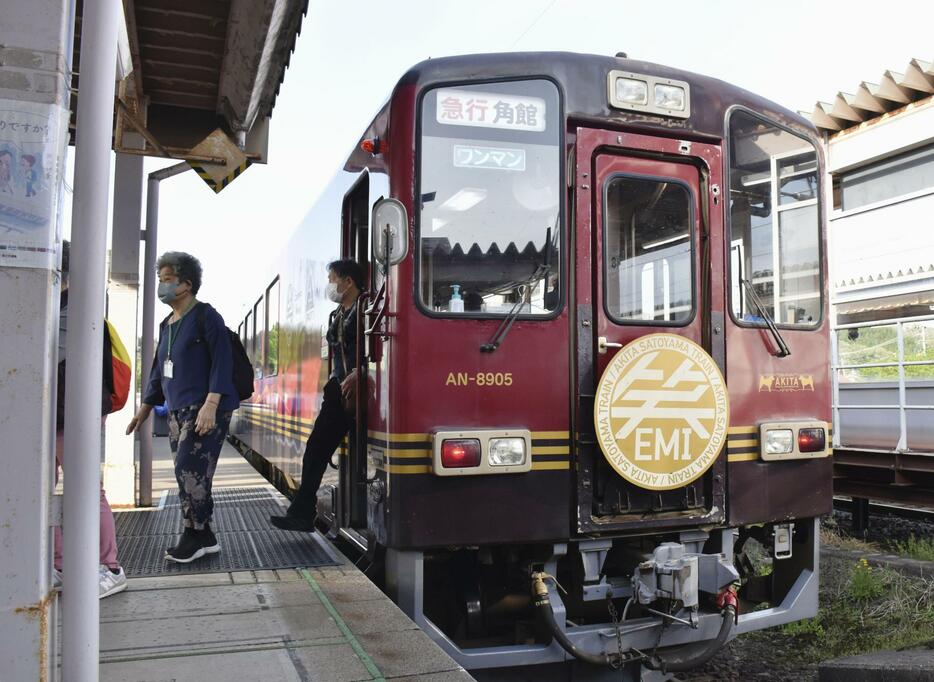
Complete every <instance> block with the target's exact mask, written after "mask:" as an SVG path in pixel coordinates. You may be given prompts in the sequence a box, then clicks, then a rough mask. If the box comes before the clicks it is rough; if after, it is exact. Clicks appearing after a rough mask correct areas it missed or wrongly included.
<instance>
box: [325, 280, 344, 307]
mask: <svg viewBox="0 0 934 682" xmlns="http://www.w3.org/2000/svg"><path fill="white" fill-rule="evenodd" d="M324 295H325V296H327V297H328V299H330V300H331V301H333V302H334V303H340V302H341V300H342V299H343V298H344V292H342V291H338V290H337V282H328V286H327V288H326V289H325V290H324Z"/></svg>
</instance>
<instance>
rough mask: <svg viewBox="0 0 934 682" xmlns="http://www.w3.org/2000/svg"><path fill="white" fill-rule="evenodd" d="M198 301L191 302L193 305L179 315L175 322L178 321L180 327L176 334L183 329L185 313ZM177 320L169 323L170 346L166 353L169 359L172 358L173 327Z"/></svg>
mask: <svg viewBox="0 0 934 682" xmlns="http://www.w3.org/2000/svg"><path fill="white" fill-rule="evenodd" d="M196 303H197V301H192V302H191V305H190V306H188V309H187V310H185V312H183V313H182V314H181V315H180V316H179V318H178V319H177V320H176V321H175V322H177V323H178V329H177V330H176V333H175V336H177V335H178V332H179V331H181V329H182V320H183V319H184V318H185V315H187V314H188V312H189V311H190V310H191V309H192V308H194V307H195V304H196ZM175 322H172V323H169V348H168V352H167V354H166V357H168V358H169V359H171V358H172V336H173V334H172V327H173V326H175Z"/></svg>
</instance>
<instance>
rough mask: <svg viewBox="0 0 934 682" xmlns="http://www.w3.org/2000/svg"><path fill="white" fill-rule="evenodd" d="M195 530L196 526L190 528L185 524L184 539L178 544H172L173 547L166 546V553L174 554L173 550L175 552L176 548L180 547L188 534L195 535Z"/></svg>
mask: <svg viewBox="0 0 934 682" xmlns="http://www.w3.org/2000/svg"><path fill="white" fill-rule="evenodd" d="M195 532H196V531H195V529H194V528H189V527H188V526H185V531H184V532H183V533H182V540H181V541H180V542H179V544H178V545H172V546H171V547H166V548H165V553H166V554H172V553H173V552H175V550H176V549H178V547H179V545H181V542H183V541H184V540H185V538H187V537H188V536H190V535H194V534H195Z"/></svg>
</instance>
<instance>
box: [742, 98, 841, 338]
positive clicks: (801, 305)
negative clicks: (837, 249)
mask: <svg viewBox="0 0 934 682" xmlns="http://www.w3.org/2000/svg"><path fill="white" fill-rule="evenodd" d="M819 196H820V186H819V181H818V167H817V152H816V150H815V148H814V146H813V145H812V144H811V143H810V142H808V141H807V140H805V139H803V138H801V137H798V136H797V135H794V134H793V133H791V132H789V131H787V130H785V129H783V128H779V127H778V126H777V125H774V124H772V123H769V122H767V121H764V120H762V119H760V118H757V117H755V116H752V115H751V114H748V113H746V112H743V111H737V112H735V113H734V114H733V115H732V116H731V117H730V301H731V310H732V313H733V316H734V318H735V319H736V320H737V321H738V322H741V323H745V324H754V325H762V324H765V321H764V320H763V318H762V315H761V314H760V313H759V311H758V309H757V308H756V304H755V302H754V301H753V300H751V297H750V296H749V292H748V287H747V285H745V284H744V280H747V281H748V282H749V283H750V284H751V285H752V289H753V290H754V291H755V293H756V295H757V296H758V298H759V300H760V301H761V303H762V305H763V307H764V308H765V311H766V312H767V313H768V315H770V316H771V317H772V319H773V320H774V321H775V322H776V323H777V324H780V325H794V326H816V325H817V324H818V323H819V322H820V318H821V310H822V300H821V288H822V287H821V282H822V277H821V250H820V223H819V214H818V197H819Z"/></svg>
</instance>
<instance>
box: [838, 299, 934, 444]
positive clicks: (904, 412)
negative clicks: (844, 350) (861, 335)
mask: <svg viewBox="0 0 934 682" xmlns="http://www.w3.org/2000/svg"><path fill="white" fill-rule="evenodd" d="M930 322H934V315H925V316H922V317H912V318H900V319H894V320H878V321H872V322H854V323H851V324H841V325H837V327H836V328H835V329H834V333H833V334H832V335H831V337H830V341H831V352H832V357H833V363H832V365H831V377H832V390H833V419H834V425H835V428H834V431H833V447H834V448H839V447H840V446H841V436H842V434H841V431H842V429H841V428H840V425H841V420H840V412H841V410H898V427H899V432H898V442H897V445H896V446H895V452H909V447H908V413H909V412H910V411H913V410H919V411H934V405H914V404H908V401H907V393H908V379H907V375H906V371H905V370H906V368H908V367H919V366H932V367H934V344H932V349H931V350H930V351H928V350H927V347H926V334H927V327H926V325H925V323H930ZM916 325H920V326H921V340H922V344H921V345H922V352H924V353H925V355H927V354H928V353H932V355H931V359H923V360H906V359H905V328H906V326H916ZM880 327H894V330H895V336H894V339H889V340H886V341H883V343H881V344H879V345H878V346H876V347H872V346H870V347H867V348H863V349H857V350H862V351H867V352H872V351H873V350H875V349H877V348H879V347H881V346H884V345H888V344H889V343H890V342H891V341H892V340H894V341H895V345H896V359H895V360H894V361H892V362H863V363H843V362H841V357H840V339H839V334H840V332H841V331H846V330H850V329H856V330H863V329H872V328H880ZM886 367H895V368H897V373H898V377H897V379H898V404H886V405H879V404H865V405H850V404H846V405H844V404H841V403H840V384H841V381H840V379H841V374H842V373H843V372H846V371H848V370H849V371H852V370H866V369H882V368H886ZM893 378H894V377H893ZM889 380H891V379H889ZM845 383H851V382H845ZM853 383H870V382H867V381H865V380H862V381H858V382H853Z"/></svg>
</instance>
